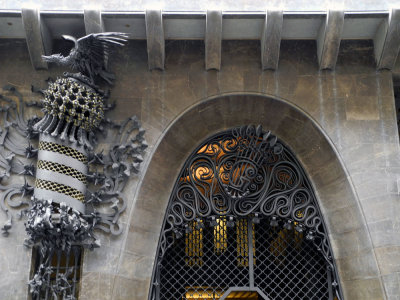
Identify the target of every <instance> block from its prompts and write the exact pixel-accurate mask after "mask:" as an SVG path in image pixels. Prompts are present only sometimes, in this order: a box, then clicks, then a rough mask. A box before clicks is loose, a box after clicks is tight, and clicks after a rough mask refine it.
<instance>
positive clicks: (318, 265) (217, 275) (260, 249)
mask: <svg viewBox="0 0 400 300" xmlns="http://www.w3.org/2000/svg"><path fill="white" fill-rule="evenodd" d="M212 225H213V224H209V225H208V226H204V224H203V222H201V224H200V226H199V224H198V223H197V222H194V223H192V224H191V225H190V226H188V227H187V230H186V233H185V235H184V236H183V237H181V238H179V239H178V238H176V237H175V242H174V245H173V246H172V247H171V248H170V249H169V250H167V252H166V254H165V258H164V259H163V261H162V264H161V268H160V278H159V284H160V293H159V296H160V298H159V299H165V300H167V299H168V300H170V299H185V300H191V299H220V298H221V297H222V295H223V294H224V293H225V292H226V291H227V290H228V288H229V287H251V286H256V287H258V288H259V289H260V290H261V291H262V292H264V294H265V295H267V296H268V297H269V299H271V300H272V299H279V300H294V299H299V300H300V299H333V298H330V297H332V296H330V294H329V290H330V282H329V281H328V277H327V276H328V275H327V265H326V263H325V261H324V259H323V257H322V256H321V254H320V253H319V252H318V250H317V249H316V247H315V245H313V243H312V242H311V241H308V240H307V239H305V238H304V237H303V234H302V233H300V232H297V231H296V230H295V229H291V230H288V229H285V228H283V227H282V226H280V225H278V226H276V227H272V226H270V221H269V219H262V220H261V221H260V223H259V224H252V223H251V219H247V218H244V219H239V220H237V221H236V222H235V224H233V226H232V225H231V227H227V222H226V219H224V218H221V219H217V220H216V221H215V223H214V226H212ZM249 230H250V234H249ZM250 243H252V245H251V246H250ZM251 248H252V249H253V251H251V252H250V250H249V249H251ZM251 261H252V265H250V262H251ZM252 274H253V275H252ZM253 278H254V279H253ZM252 281H253V282H252Z"/></svg>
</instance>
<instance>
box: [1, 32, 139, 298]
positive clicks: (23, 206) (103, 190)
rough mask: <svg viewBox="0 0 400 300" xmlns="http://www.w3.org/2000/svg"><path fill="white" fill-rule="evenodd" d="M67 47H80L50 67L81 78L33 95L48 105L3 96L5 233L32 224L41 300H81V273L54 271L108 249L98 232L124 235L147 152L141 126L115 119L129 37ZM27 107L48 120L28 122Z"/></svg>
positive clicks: (35, 283)
mask: <svg viewBox="0 0 400 300" xmlns="http://www.w3.org/2000/svg"><path fill="white" fill-rule="evenodd" d="M63 38H64V39H67V40H70V41H72V42H73V43H74V46H73V47H72V49H71V50H70V52H69V54H68V56H63V55H61V54H54V55H51V56H43V59H44V60H45V61H47V62H49V63H55V64H58V65H60V66H64V67H68V68H69V69H71V70H73V71H76V72H77V73H69V72H64V73H63V74H62V76H60V77H58V78H56V79H55V80H54V79H51V78H49V79H48V80H47V88H45V89H40V88H35V87H33V86H32V91H34V92H37V93H40V94H41V95H42V100H41V101H40V102H36V101H30V102H25V101H24V100H23V97H22V94H21V93H20V92H18V90H17V89H16V88H15V87H13V86H10V85H7V86H5V87H4V88H3V91H4V94H0V209H1V210H2V211H3V212H4V213H5V214H6V215H7V221H6V222H5V224H4V225H1V227H0V231H1V232H2V234H3V235H4V236H8V235H9V234H12V225H13V222H14V221H15V220H16V219H17V218H16V217H18V219H21V218H26V222H25V228H26V232H27V235H28V237H27V239H26V240H25V243H24V244H25V245H26V246H28V247H31V246H36V247H39V248H40V253H41V256H38V259H39V258H40V259H39V261H40V264H39V265H37V261H35V265H36V268H35V269H34V273H33V274H32V276H31V278H30V280H29V282H28V284H29V285H30V291H31V293H32V295H33V296H35V297H36V298H37V299H70V300H72V299H76V294H75V291H76V288H77V284H76V282H75V280H76V279H75V277H74V279H70V277H69V276H70V275H69V274H67V273H68V272H70V271H69V270H72V271H71V272H73V273H74V274H75V272H76V268H75V266H68V272H67V271H66V272H64V273H63V272H60V271H61V269H59V265H58V263H57V265H56V269H54V268H53V267H54V266H53V265H51V263H50V261H51V260H52V259H53V258H54V257H55V256H54V255H55V254H57V255H59V254H60V253H63V254H62V255H64V256H66V257H67V258H72V257H75V256H71V255H70V254H71V253H72V252H73V253H75V252H76V248H75V247H76V246H81V247H86V248H89V249H94V248H98V247H100V246H101V245H100V239H99V237H98V236H97V234H95V231H97V232H99V231H103V232H105V233H109V234H112V235H119V234H121V232H122V230H123V228H122V227H121V225H120V223H119V217H120V215H121V214H122V213H123V212H124V211H125V209H126V207H127V203H126V199H125V196H124V194H123V190H124V188H125V186H126V184H127V183H128V181H129V179H130V178H131V176H132V175H133V174H138V173H139V168H140V164H141V163H142V162H143V154H144V151H145V149H146V148H147V143H146V141H145V140H144V134H145V130H144V129H143V128H142V127H141V124H140V122H139V120H138V118H137V117H136V116H132V117H130V118H128V119H126V120H125V121H123V122H118V123H117V122H114V121H112V120H110V119H109V118H108V117H107V111H109V110H111V109H113V107H114V104H113V103H112V102H111V101H110V100H111V99H110V89H111V86H112V83H113V81H114V79H115V75H114V74H112V73H110V70H109V68H108V67H107V65H108V62H109V59H110V58H111V56H113V55H114V54H115V52H113V50H115V48H116V47H118V46H123V45H124V44H125V43H126V42H127V35H126V34H124V33H119V32H105V33H96V34H89V35H87V36H85V37H81V38H79V39H76V38H74V37H71V36H63ZM25 106H29V107H32V108H36V109H38V108H41V110H42V112H43V116H42V117H38V116H31V117H30V118H29V119H27V120H26V118H25V113H24V107H25ZM107 135H109V136H110V138H109V140H107V141H105V140H104V137H106V136H107ZM14 176H24V178H25V182H24V183H23V184H22V183H17V182H21V180H15V182H16V183H15V184H9V183H10V182H14V180H13V179H14ZM33 179H34V180H33ZM32 182H34V185H32ZM16 210H19V212H18V213H17V214H15V212H16ZM71 249H72V250H71ZM71 251H72V252H71ZM60 255H61V254H60ZM57 257H60V256H57ZM53 279H54V280H53ZM71 280H72V281H71ZM70 286H71V287H70ZM71 288H72V291H70V289H71ZM43 293H44V294H43Z"/></svg>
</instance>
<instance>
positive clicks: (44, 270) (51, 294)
mask: <svg viewBox="0 0 400 300" xmlns="http://www.w3.org/2000/svg"><path fill="white" fill-rule="evenodd" d="M33 259H34V260H33V261H34V266H33V267H34V272H33V274H40V275H43V277H41V278H40V280H39V282H35V276H37V275H34V277H33V278H32V279H31V283H33V284H31V287H34V290H32V291H31V292H32V299H33V300H39V299H40V300H42V299H45V300H64V299H68V300H74V299H78V294H79V280H80V274H81V259H82V247H81V246H72V247H71V249H70V250H69V251H62V250H54V249H50V250H47V252H46V250H44V248H42V247H35V248H34V257H33ZM38 278H39V277H38ZM41 280H46V281H47V284H42V283H41V282H40V281H41Z"/></svg>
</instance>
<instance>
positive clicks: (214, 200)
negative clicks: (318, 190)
mask: <svg viewBox="0 0 400 300" xmlns="http://www.w3.org/2000/svg"><path fill="white" fill-rule="evenodd" d="M221 216H225V217H226V218H227V220H230V222H235V220H237V219H239V218H243V217H249V218H251V219H252V220H253V222H255V223H257V222H259V219H261V218H268V219H269V220H270V225H271V226H279V227H282V228H286V229H294V230H297V231H298V232H302V233H303V234H304V236H305V237H306V238H307V239H308V240H311V241H313V243H314V245H315V246H316V247H317V249H318V250H319V251H320V252H321V254H322V255H323V256H324V258H325V261H326V263H327V267H328V269H329V270H330V271H331V272H332V275H333V277H334V280H333V286H334V288H335V289H336V294H337V296H338V299H340V298H341V297H339V294H340V292H339V291H338V289H339V288H338V281H337V275H336V272H335V267H334V262H333V258H332V254H331V247H330V244H329V240H328V236H327V234H326V230H325V226H324V223H323V219H322V217H321V213H320V210H319V208H318V205H317V201H316V198H315V195H314V193H313V190H312V187H311V184H310V182H309V180H308V178H307V176H306V174H305V173H304V171H303V169H302V167H301V165H300V164H299V162H298V161H297V159H296V158H295V156H294V155H293V153H292V152H291V151H290V150H289V149H288V147H287V146H285V145H284V144H283V143H282V142H281V141H280V140H278V138H277V137H276V136H274V135H272V134H271V132H269V131H268V132H265V131H263V129H262V128H261V126H258V127H255V126H243V127H240V128H234V129H232V130H230V131H226V132H223V133H220V134H217V135H215V136H213V137H211V138H209V139H208V140H207V141H206V142H205V143H203V144H202V145H201V146H199V147H198V148H197V150H196V151H194V153H193V154H192V155H191V156H190V157H189V158H188V160H187V161H186V163H185V165H184V167H183V169H182V171H181V174H180V176H179V178H178V181H177V182H176V184H175V188H174V191H173V194H172V196H171V199H170V203H169V206H168V210H167V214H166V218H165V225H164V228H163V231H162V233H161V238H160V245H159V251H158V255H159V261H161V260H162V258H163V256H164V254H165V252H166V251H167V250H168V249H169V248H170V247H171V246H172V245H173V243H174V240H175V239H176V238H180V237H182V236H183V235H184V234H185V232H187V230H188V228H189V223H190V222H192V221H196V220H200V219H201V220H203V223H204V224H206V225H210V226H213V225H212V224H213V222H215V220H216V218H219V217H221ZM232 224H233V223H232Z"/></svg>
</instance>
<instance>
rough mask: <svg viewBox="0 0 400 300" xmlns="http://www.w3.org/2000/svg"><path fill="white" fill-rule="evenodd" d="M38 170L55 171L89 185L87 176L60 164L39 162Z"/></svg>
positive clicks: (45, 161)
mask: <svg viewBox="0 0 400 300" xmlns="http://www.w3.org/2000/svg"><path fill="white" fill-rule="evenodd" d="M37 168H38V169H42V170H48V171H53V172H57V173H61V174H64V175H67V176H71V177H73V178H75V179H78V180H79V181H81V182H83V183H84V184H86V183H87V181H86V175H85V174H83V173H82V172H79V171H78V170H76V169H74V168H71V167H68V166H65V165H62V164H58V163H55V162H51V161H47V160H39V161H38V163H37Z"/></svg>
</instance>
